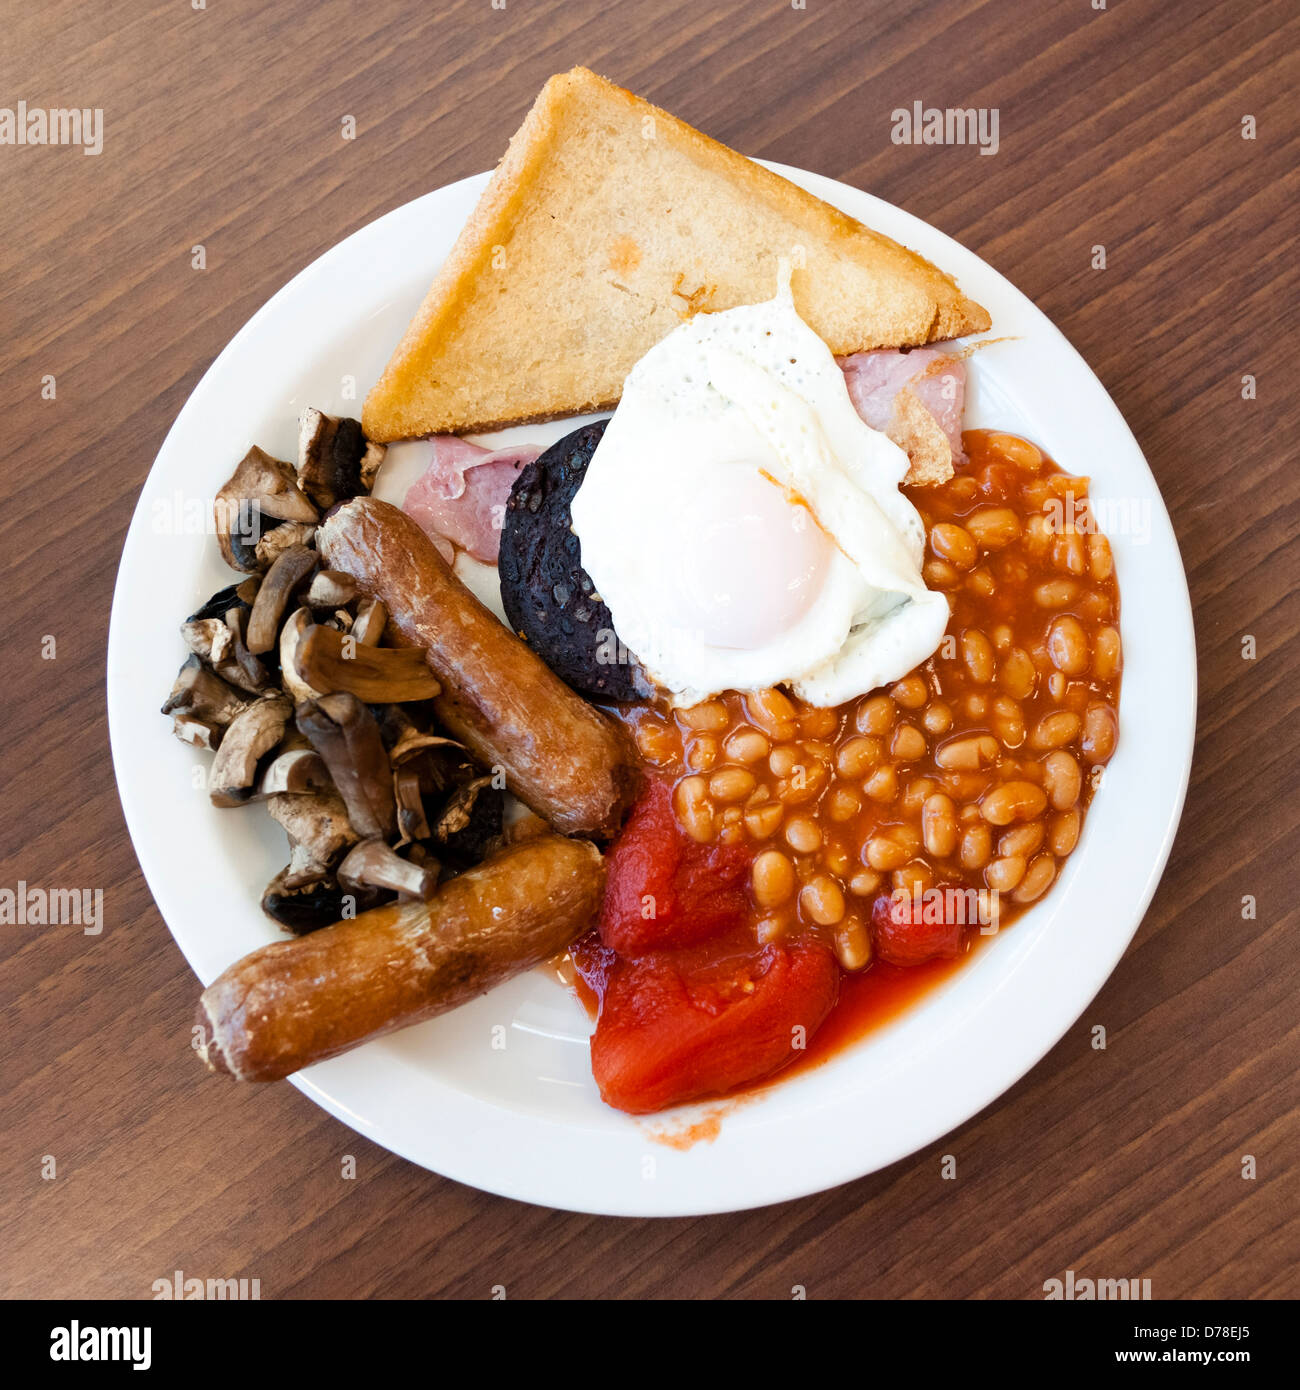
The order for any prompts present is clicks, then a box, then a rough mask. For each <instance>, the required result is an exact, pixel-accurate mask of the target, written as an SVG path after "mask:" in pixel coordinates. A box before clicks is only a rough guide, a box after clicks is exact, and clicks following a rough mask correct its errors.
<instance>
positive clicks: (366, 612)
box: [352, 598, 388, 647]
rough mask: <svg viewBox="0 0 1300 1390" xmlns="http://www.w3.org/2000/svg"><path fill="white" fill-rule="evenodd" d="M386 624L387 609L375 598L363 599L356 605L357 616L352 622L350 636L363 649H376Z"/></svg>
mask: <svg viewBox="0 0 1300 1390" xmlns="http://www.w3.org/2000/svg"><path fill="white" fill-rule="evenodd" d="M387 622H388V609H387V608H385V607H384V605H383V604H382V603H381V602H380V601H379V600H378V599H377V598H363V599H362V600H361V602H360V603H359V604H357V616H356V617H355V618H354V619H353V622H352V636H353V637H355V638H356V639H357V641H358V642H360V643H361V645H362V646H363V647H377V646H378V645H379V639H380V638H381V637H382V636H383V635H384V626H385V624H386V623H387Z"/></svg>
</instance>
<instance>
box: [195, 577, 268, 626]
mask: <svg viewBox="0 0 1300 1390" xmlns="http://www.w3.org/2000/svg"><path fill="white" fill-rule="evenodd" d="M257 578H258V576H257V575H252V576H250V578H249V579H246V580H244V581H243V583H242V584H227V585H226V587H225V588H224V589H218V590H217V592H216V593H215V594H213V595H212V597H211V598H210V599H209V600H208V601H207V602H206V603H205V604H204V605H203V607H202V608H199V609H197V610H196V611H195V612H193V613H191V614H190V616H189V617H188V618H186V619H185V621H186V623H200V622H202V621H203V620H204V619H205V618H224V617H225V616H226V614H227V613H228V612H229V611H230V609H232V608H234V607H236V606H237V605H238V604H240V603H251V602H252V599H251V598H248V597H246V595H245V593H244V585H245V584H249V583H253V582H255V581H256V580H257ZM254 592H256V590H254Z"/></svg>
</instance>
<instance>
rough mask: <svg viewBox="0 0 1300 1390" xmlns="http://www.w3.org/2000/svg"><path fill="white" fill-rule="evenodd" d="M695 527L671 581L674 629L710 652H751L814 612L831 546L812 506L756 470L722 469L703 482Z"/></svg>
mask: <svg viewBox="0 0 1300 1390" xmlns="http://www.w3.org/2000/svg"><path fill="white" fill-rule="evenodd" d="M682 519H683V520H684V521H685V520H687V516H686V515H683V518H682ZM689 520H690V525H689V528H688V532H687V534H685V535H683V536H682V538H681V539H682V544H681V545H680V547H678V561H679V563H678V565H677V566H676V568H675V572H674V573H672V574H670V575H669V587H670V589H671V593H670V595H669V596H668V601H669V607H670V610H671V612H670V620H671V621H672V622H673V623H674V625H676V626H679V627H681V628H683V629H685V630H688V631H690V632H692V633H693V634H695V636H696V637H697V638H698V639H699V640H700V641H703V642H706V643H708V644H709V645H710V646H715V647H725V648H733V649H736V650H741V651H752V650H755V649H757V648H759V647H762V646H764V645H765V644H766V643H768V642H770V641H771V640H772V639H773V638H775V637H777V636H779V635H780V634H782V633H784V632H787V631H789V629H790V628H792V627H793V626H794V625H795V624H796V623H797V622H798V621H799V620H800V619H801V618H802V617H803V616H804V615H805V614H806V613H807V612H808V610H809V608H810V607H811V606H812V604H813V601H814V600H815V599H816V597H817V594H818V593H819V591H820V590H821V587H822V585H823V583H824V582H825V579H826V572H827V569H828V568H829V566H830V562H831V555H832V552H833V549H834V545H833V542H832V541H831V539H830V537H829V536H827V534H826V532H825V531H823V530H822V528H821V527H820V526H819V525H818V524H817V522H816V520H815V519H814V518H813V515H812V513H811V512H810V511H809V510H808V509H807V507H804V506H802V505H800V504H798V503H797V502H793V501H791V500H790V499H789V498H788V497H787V495H786V493H785V491H784V490H783V489H782V488H781V487H780V486H779V485H778V484H776V483H775V482H773V481H771V480H769V479H768V478H766V477H764V475H763V473H762V472H761V471H760V470H759V468H758V467H757V466H756V465H754V464H735V465H731V466H728V467H726V468H717V469H713V470H711V471H710V474H709V475H708V476H707V477H705V478H701V479H700V482H699V485H698V488H697V490H696V493H695V495H694V497H693V498H692V501H691V506H690V508H689Z"/></svg>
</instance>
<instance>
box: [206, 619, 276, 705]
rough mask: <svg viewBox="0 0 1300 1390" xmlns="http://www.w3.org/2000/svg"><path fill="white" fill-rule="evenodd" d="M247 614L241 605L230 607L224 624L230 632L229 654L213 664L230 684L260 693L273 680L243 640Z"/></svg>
mask: <svg viewBox="0 0 1300 1390" xmlns="http://www.w3.org/2000/svg"><path fill="white" fill-rule="evenodd" d="M248 614H249V610H248V609H247V608H242V607H241V608H232V609H231V610H230V611H229V612H228V613H227V614H226V626H227V627H228V628H229V629H230V631H231V634H232V640H231V643H230V655H229V656H228V657H227V658H226V659H225V660H224V661H220V662H217V663H215V664H216V670H217V674H218V675H219V676H221V677H223V679H225V680H228V681H229V682H230V683H231V685H236V686H238V687H239V688H240V690H247V691H250V692H252V693H260V692H261V691H264V690H267V689H269V688H272V687H274V685H275V682H274V681H273V680H272V679H271V673H270V672H269V671H268V670H267V669H266V667H265V665H263V663H262V662H260V661H259V660H258V659H257V657H255V656H254V655H253V654H252V652H250V651H249V650H248V643H247V642H246V641H245V640H244V633H245V630H246V629H247V626H248Z"/></svg>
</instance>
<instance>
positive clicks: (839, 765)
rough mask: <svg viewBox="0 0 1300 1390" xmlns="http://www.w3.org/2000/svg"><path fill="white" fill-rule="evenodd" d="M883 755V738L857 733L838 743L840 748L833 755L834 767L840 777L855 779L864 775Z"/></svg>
mask: <svg viewBox="0 0 1300 1390" xmlns="http://www.w3.org/2000/svg"><path fill="white" fill-rule="evenodd" d="M884 755H885V745H884V742H883V740H881V739H879V738H875V737H873V736H871V735H870V734H859V735H858V736H857V737H856V738H851V739H849V740H848V742H847V743H843V744H841V745H840V750H839V752H838V753H837V754H836V756H835V769H836V771H837V772H838V773H839V774H840V776H841V777H851V778H854V779H855V780H856V779H857V778H859V777H865V776H866V775H867V773H868V772H869V771H870V770H871V769H872V768H873V767H875V765H876V764H877V763H878V762H879V761H880V760H881V758H883V757H884Z"/></svg>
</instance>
